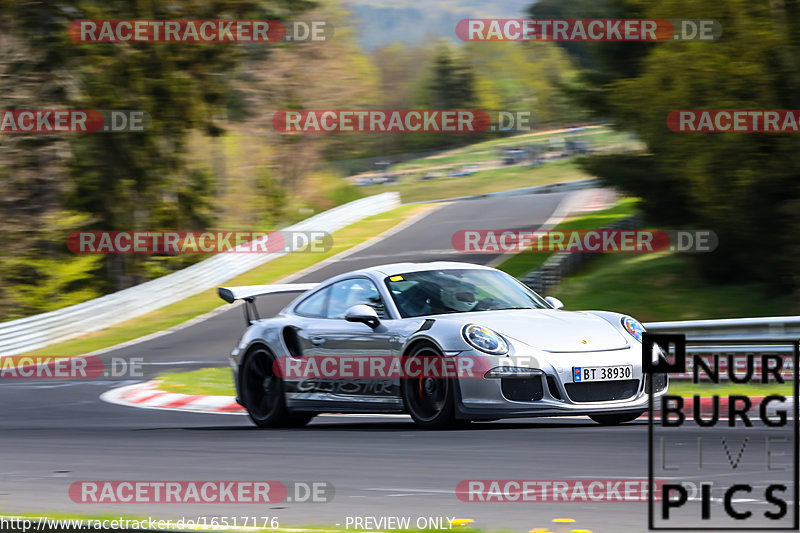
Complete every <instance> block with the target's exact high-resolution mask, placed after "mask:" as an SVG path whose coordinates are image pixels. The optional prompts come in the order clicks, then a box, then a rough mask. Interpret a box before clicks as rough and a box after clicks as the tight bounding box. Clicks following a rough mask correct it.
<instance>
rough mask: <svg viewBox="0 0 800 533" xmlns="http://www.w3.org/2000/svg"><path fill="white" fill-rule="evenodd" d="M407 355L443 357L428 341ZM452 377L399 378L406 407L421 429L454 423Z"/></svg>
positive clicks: (453, 424) (449, 425) (454, 403)
mask: <svg viewBox="0 0 800 533" xmlns="http://www.w3.org/2000/svg"><path fill="white" fill-rule="evenodd" d="M407 357H412V358H413V357H443V355H442V354H441V353H439V350H437V349H436V348H435V347H434V346H433V345H431V344H427V343H426V344H418V345H417V346H416V347H415V348H414V349H413V350H411V352H409V354H408V355H407ZM453 379H456V378H452V379H436V378H425V377H423V376H420V377H419V378H403V379H401V380H400V389H401V391H402V394H403V403H404V404H405V407H406V411H407V412H408V414H410V415H411V418H412V419H413V420H414V422H415V423H416V424H417V426H419V427H421V428H424V429H443V428H448V427H454V426H455V425H457V422H456V419H455V405H456V401H455V398H456V393H455V383H454V382H453Z"/></svg>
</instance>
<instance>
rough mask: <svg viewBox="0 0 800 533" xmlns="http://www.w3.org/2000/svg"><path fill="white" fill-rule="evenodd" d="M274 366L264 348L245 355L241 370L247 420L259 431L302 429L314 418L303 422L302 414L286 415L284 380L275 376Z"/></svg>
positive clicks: (287, 413) (270, 355) (273, 358)
mask: <svg viewBox="0 0 800 533" xmlns="http://www.w3.org/2000/svg"><path fill="white" fill-rule="evenodd" d="M274 362H275V357H274V356H273V355H272V353H270V351H269V350H267V349H266V348H265V347H263V346H256V347H255V348H253V349H251V350H250V352H248V354H247V356H246V357H245V359H244V362H243V363H242V366H241V369H240V374H241V378H240V382H239V384H240V388H241V396H242V405H243V406H244V408H245V409H247V414H248V415H250V420H252V421H253V423H254V424H255V425H256V426H258V427H260V428H276V427H282V426H289V425H295V427H297V426H304V425H305V424H307V423H308V421H309V420H311V418H312V417H313V416H314V415H313V414H310V416H308V417H307V419H305V418H306V416H307V415H306V414H305V413H289V411H288V410H287V409H286V397H285V396H284V393H283V380H282V379H281V378H280V377H279V376H277V375H276V374H275V372H274V368H273V365H274ZM304 419H305V420H304ZM292 422H294V424H292Z"/></svg>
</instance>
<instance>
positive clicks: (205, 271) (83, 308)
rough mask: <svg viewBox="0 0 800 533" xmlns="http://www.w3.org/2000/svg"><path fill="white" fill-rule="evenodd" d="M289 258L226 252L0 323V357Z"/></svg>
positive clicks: (331, 224)
mask: <svg viewBox="0 0 800 533" xmlns="http://www.w3.org/2000/svg"><path fill="white" fill-rule="evenodd" d="M398 205H400V196H399V194H397V193H394V192H387V193H383V194H379V195H375V196H370V197H367V198H362V199H360V200H356V201H354V202H350V203H348V204H345V205H342V206H339V207H336V208H334V209H331V210H329V211H325V212H324V213H320V214H318V215H315V216H313V217H311V218H309V219H306V220H303V221H302V222H299V223H297V224H294V225H293V226H290V227H288V228H285V229H286V230H287V231H325V232H328V233H333V232H334V231H336V230H338V229H341V228H343V227H345V226H348V225H350V224H353V223H355V222H358V221H359V220H363V219H364V218H366V217H369V216H372V215H376V214H379V213H383V212H385V211H388V210H390V209H393V208H394V207H397V206H398ZM284 254H285V252H276V253H264V254H225V253H222V254H218V255H215V256H214V257H211V258H209V259H206V260H204V261H201V262H199V263H196V264H194V265H192V266H190V267H188V268H185V269H183V270H179V271H178V272H173V273H172V274H168V275H166V276H163V277H160V278H157V279H154V280H152V281H148V282H146V283H142V284H141V285H136V286H135V287H131V288H129V289H125V290H122V291H119V292H115V293H113V294H107V295H106V296H102V297H100V298H96V299H94V300H89V301H87V302H83V303H80V304H76V305H72V306H69V307H65V308H63V309H58V310H56V311H50V312H48V313H42V314H40V315H34V316H29V317H26V318H20V319H18V320H12V321H10V322H4V323H2V324H0V357H3V356H6V355H17V354H20V353H24V352H29V351H31V350H38V349H40V348H43V347H45V346H47V345H49V344H53V343H56V342H61V341H65V340H69V339H71V338H75V337H78V336H80V335H84V334H86V333H90V332H92V331H97V330H100V329H103V328H107V327H109V326H113V325H115V324H119V323H121V322H124V321H126V320H130V319H132V318H135V317H137V316H141V315H143V314H145V313H149V312H151V311H155V310H156V309H160V308H162V307H164V306H167V305H169V304H172V303H175V302H177V301H179V300H182V299H184V298H187V297H189V296H193V295H195V294H199V293H201V292H203V291H206V290H209V289H211V288H213V287H215V286H217V285H218V284H220V283H223V282H225V281H227V280H229V279H231V278H234V277H236V276H238V275H239V274H242V273H244V272H247V271H248V270H251V269H253V268H255V267H257V266H259V265H262V264H264V263H266V262H268V261H272V260H273V259H275V258H277V257H280V256H282V255H284Z"/></svg>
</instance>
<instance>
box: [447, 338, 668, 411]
mask: <svg viewBox="0 0 800 533" xmlns="http://www.w3.org/2000/svg"><path fill="white" fill-rule="evenodd" d="M532 361H533V362H532ZM492 364H495V366H516V367H521V368H525V367H527V368H536V369H538V370H540V371H541V374H540V375H538V376H525V377H519V378H515V377H508V378H502V379H501V378H485V377H481V378H463V377H462V378H459V380H458V385H459V387H458V388H459V393H460V394H459V396H460V401H459V402H458V412H459V416H460V417H462V418H473V419H480V418H507V417H532V416H578V415H591V414H609V413H619V414H623V413H635V412H642V411H646V410H647V409H648V406H649V397H650V395H649V386H648V384H647V381H648V379H647V378H645V376H644V375H643V374H642V357H641V347H640V346H638V345H637V346H634V347H632V348H626V349H622V350H608V351H598V352H577V353H547V354H540V355H539V356H537V357H536V358H531V357H522V356H510V357H496V358H494V360H493V361H492ZM617 365H631V366H632V367H633V373H632V376H631V378H630V379H629V380H618V381H603V382H588V383H575V382H573V367H589V366H617ZM660 381H663V383H660V382H659V381H656V385H657V386H656V388H655V393H654V396H655V397H660V396H662V395H664V394H666V392H667V384H666V377H665V376H664V377H662V378H661V379H660ZM662 385H663V388H662V387H661V386H662Z"/></svg>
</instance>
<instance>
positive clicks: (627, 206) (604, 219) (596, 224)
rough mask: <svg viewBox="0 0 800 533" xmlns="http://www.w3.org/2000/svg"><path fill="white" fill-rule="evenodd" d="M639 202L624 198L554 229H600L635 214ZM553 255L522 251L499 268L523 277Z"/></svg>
mask: <svg viewBox="0 0 800 533" xmlns="http://www.w3.org/2000/svg"><path fill="white" fill-rule="evenodd" d="M637 203H638V199H636V198H624V199H622V200H620V201H619V202H618V203H617V204H616V205H614V206H612V207H610V208H608V209H603V210H602V211H596V212H594V213H591V214H586V215H580V216H576V217H573V218H571V219H569V220H565V221H563V222H561V223H560V224H558V225H557V226H556V227H555V228H553V229H554V230H558V231H587V230H592V229H598V228H601V227H603V226H605V225H607V224H611V223H612V222H615V221H617V220H620V219H622V218H625V217H629V216H631V215H633V214H634V213H636V204H637ZM551 255H552V254H551V253H548V252H536V251H530V252H521V253H518V254H516V255H513V256H511V257H510V258H508V259H506V260H505V261H503V262H502V263H501V264H500V265H498V266H497V268H499V269H500V270H502V271H504V272H507V273H508V274H511V275H512V276H514V277H516V278H521V277H522V276H524V275H525V274H527V273H529V272H531V271H533V270H536V269H537V268H539V267H540V266H542V265H543V264H544V262H545V261H547V259H548V258H549V257H550V256H551Z"/></svg>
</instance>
